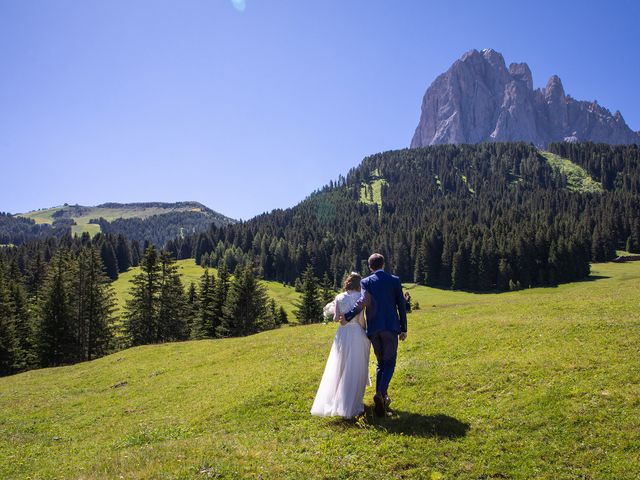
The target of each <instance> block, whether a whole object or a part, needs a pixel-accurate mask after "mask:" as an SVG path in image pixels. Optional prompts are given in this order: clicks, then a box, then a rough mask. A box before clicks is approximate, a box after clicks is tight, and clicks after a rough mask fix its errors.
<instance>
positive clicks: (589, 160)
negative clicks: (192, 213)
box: [167, 143, 640, 291]
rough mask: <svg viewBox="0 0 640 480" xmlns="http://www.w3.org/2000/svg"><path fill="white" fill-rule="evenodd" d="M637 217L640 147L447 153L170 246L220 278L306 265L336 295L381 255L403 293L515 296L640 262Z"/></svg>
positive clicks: (385, 159)
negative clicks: (625, 257) (250, 266)
mask: <svg viewBox="0 0 640 480" xmlns="http://www.w3.org/2000/svg"><path fill="white" fill-rule="evenodd" d="M585 212H589V215H585ZM638 212H640V148H638V147H637V146H609V145H596V144H591V143H585V144H566V143H563V144H551V145H549V151H545V152H542V151H540V150H538V149H536V148H535V147H534V146H533V145H530V144H524V143H484V144H479V145H440V146H433V147H425V148H416V149H404V150H395V151H388V152H382V153H378V154H375V155H371V156H369V157H367V158H365V159H364V160H363V161H362V162H361V163H360V165H358V167H356V168H353V169H352V170H350V171H349V173H348V175H347V176H346V177H341V178H339V180H338V181H337V182H331V183H330V184H329V185H327V186H325V187H324V188H321V189H319V190H317V191H316V192H314V193H313V194H312V195H310V196H309V197H308V198H306V199H305V200H304V201H302V202H300V203H299V204H298V205H295V206H293V207H291V208H288V209H285V210H274V211H273V212H270V213H266V214H263V215H259V216H257V217H255V218H253V219H250V220H248V221H246V222H242V223H239V224H234V225H229V226H227V227H225V228H212V229H210V230H207V231H206V232H201V233H199V234H196V235H191V236H186V237H183V238H178V239H175V240H173V241H170V242H168V244H167V248H168V249H169V250H170V251H171V252H172V253H173V254H174V255H175V256H176V257H177V258H186V257H195V259H196V262H197V263H201V262H202V261H205V262H206V263H207V264H209V265H211V266H214V267H215V266H217V265H218V263H219V262H221V261H224V262H226V263H227V264H228V265H229V264H243V263H246V262H248V261H253V262H256V263H257V265H258V269H259V273H260V274H261V275H262V276H264V278H267V279H270V280H275V281H279V282H286V283H293V282H294V281H295V279H296V278H298V277H299V276H300V274H301V273H302V271H304V269H305V268H306V266H307V265H308V264H309V263H311V264H312V265H313V267H314V269H315V272H316V274H317V275H318V276H322V275H323V274H324V273H325V272H327V273H328V275H329V277H330V278H331V279H332V280H333V281H334V282H335V284H336V285H338V284H339V282H340V280H341V279H342V278H343V276H344V274H345V272H349V271H351V270H353V269H356V270H363V269H364V270H366V259H367V257H368V256H369V254H370V253H371V252H372V251H379V252H381V253H382V254H383V255H385V258H386V259H387V264H388V265H389V266H390V268H391V269H392V270H393V271H395V272H396V273H397V274H398V275H399V276H400V278H401V279H402V280H403V281H405V282H416V283H420V284H426V285H429V286H438V287H442V288H454V289H461V290H471V291H493V290H514V289H518V288H527V287H530V286H547V285H556V284H558V283H563V282H568V281H573V280H576V279H580V278H584V277H585V276H586V275H588V273H589V263H590V262H603V261H607V260H611V259H613V258H614V257H615V250H616V249H621V248H628V249H629V250H630V251H634V252H640V217H639V216H638ZM203 259H204V260H203Z"/></svg>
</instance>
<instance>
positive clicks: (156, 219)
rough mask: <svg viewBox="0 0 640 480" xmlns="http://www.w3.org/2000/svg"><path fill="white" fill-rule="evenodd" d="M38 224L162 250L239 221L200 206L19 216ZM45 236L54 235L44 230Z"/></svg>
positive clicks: (56, 210)
mask: <svg viewBox="0 0 640 480" xmlns="http://www.w3.org/2000/svg"><path fill="white" fill-rule="evenodd" d="M16 217H24V218H27V219H31V220H33V221H34V222H35V223H36V224H39V225H42V226H43V227H46V225H43V224H49V225H51V226H52V227H53V230H55V231H56V232H58V233H60V234H63V233H64V232H65V231H70V232H71V234H72V235H82V234H83V233H85V232H86V233H89V234H90V235H92V236H93V235H96V234H97V233H99V232H102V233H113V234H120V233H122V234H124V235H126V236H127V237H128V238H130V239H132V240H137V241H139V242H144V241H147V240H148V241H150V242H151V243H154V244H155V245H158V246H163V245H164V244H165V243H166V242H167V241H168V240H170V239H172V238H174V237H176V236H179V235H184V234H187V233H198V232H201V231H205V230H207V229H208V228H209V227H210V226H211V225H212V224H213V225H216V226H218V227H220V226H224V225H230V224H232V223H235V222H236V220H234V219H232V218H230V217H227V216H225V215H223V214H221V213H219V212H216V211H215V210H212V209H210V208H209V207H207V206H205V205H203V204H202V203H200V202H195V201H186V202H174V203H167V202H137V203H118V202H107V203H102V204H100V205H96V206H84V205H77V204H76V205H69V204H64V205H62V206H59V207H53V208H44V209H40V210H34V211H31V212H27V213H23V214H18V215H16ZM42 232H43V234H45V233H47V232H48V233H51V232H49V231H48V230H46V229H44V230H42Z"/></svg>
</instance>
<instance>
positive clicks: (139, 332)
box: [124, 245, 160, 345]
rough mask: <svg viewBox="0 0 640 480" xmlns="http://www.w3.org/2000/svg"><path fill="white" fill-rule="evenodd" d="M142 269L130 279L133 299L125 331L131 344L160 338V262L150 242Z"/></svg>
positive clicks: (142, 262)
mask: <svg viewBox="0 0 640 480" xmlns="http://www.w3.org/2000/svg"><path fill="white" fill-rule="evenodd" d="M140 269H141V272H140V273H139V274H137V275H136V276H134V277H133V278H132V279H131V284H132V285H133V286H132V288H131V299H130V300H129V301H128V302H127V304H126V307H125V319H124V323H125V331H126V334H127V336H128V337H129V339H130V341H131V344H132V345H144V344H147V343H155V342H158V341H159V337H158V332H159V325H158V301H157V298H158V293H159V291H160V264H159V262H158V254H157V252H156V248H155V247H154V246H153V245H151V246H149V248H147V250H145V252H144V255H143V257H142V259H141V261H140Z"/></svg>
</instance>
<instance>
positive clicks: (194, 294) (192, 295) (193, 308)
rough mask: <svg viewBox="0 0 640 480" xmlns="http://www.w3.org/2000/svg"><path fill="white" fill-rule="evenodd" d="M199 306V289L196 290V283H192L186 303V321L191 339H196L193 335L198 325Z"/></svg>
mask: <svg viewBox="0 0 640 480" xmlns="http://www.w3.org/2000/svg"><path fill="white" fill-rule="evenodd" d="M198 306H199V298H198V289H197V288H196V285H195V283H193V282H191V283H190V284H189V288H188V290H187V297H186V301H185V321H186V323H187V328H188V331H189V336H190V337H191V338H196V337H194V335H193V333H194V331H195V330H196V328H197V325H198V323H197V321H198Z"/></svg>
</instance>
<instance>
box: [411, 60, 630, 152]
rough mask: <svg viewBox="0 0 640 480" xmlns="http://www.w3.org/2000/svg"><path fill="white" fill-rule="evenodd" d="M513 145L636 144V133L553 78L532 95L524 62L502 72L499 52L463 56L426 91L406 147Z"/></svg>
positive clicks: (616, 115)
mask: <svg viewBox="0 0 640 480" xmlns="http://www.w3.org/2000/svg"><path fill="white" fill-rule="evenodd" d="M513 141H525V142H530V143H533V144H534V145H536V146H538V147H546V146H547V145H548V144H549V143H551V142H558V141H569V142H583V141H592V142H596V143H608V144H633V143H638V144H640V132H634V131H633V130H631V129H630V128H629V127H628V126H627V124H626V123H625V121H624V119H623V118H622V114H621V113H620V112H619V111H617V112H615V114H611V112H610V111H609V110H607V109H606V108H604V107H602V106H600V105H599V104H598V102H597V101H593V102H587V101H580V100H575V99H574V98H572V97H571V96H569V95H567V94H565V91H564V87H563V85H562V81H561V80H560V78H559V77H558V76H557V75H553V76H552V77H551V78H550V79H549V81H548V82H547V85H546V86H545V87H544V88H540V89H535V90H534V89H533V79H532V75H531V70H530V69H529V66H528V65H527V64H526V63H512V64H510V65H509V67H508V68H507V66H506V64H505V61H504V58H503V56H502V55H501V54H500V53H498V52H496V51H495V50H492V49H485V50H482V51H481V52H479V51H478V50H470V51H468V52H467V53H465V54H464V55H463V56H462V58H460V59H459V60H457V61H456V62H454V63H453V65H452V66H451V67H450V68H449V70H447V71H446V72H445V73H443V74H442V75H440V76H438V77H437V78H436V79H435V80H434V82H433V83H432V84H431V86H430V87H429V88H428V89H427V91H426V93H425V95H424V98H423V100H422V108H421V115H420V121H419V123H418V126H417V127H416V130H415V133H414V135H413V138H412V140H411V147H412V148H417V147H424V146H428V145H438V144H446V143H454V144H458V143H480V142H513Z"/></svg>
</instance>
